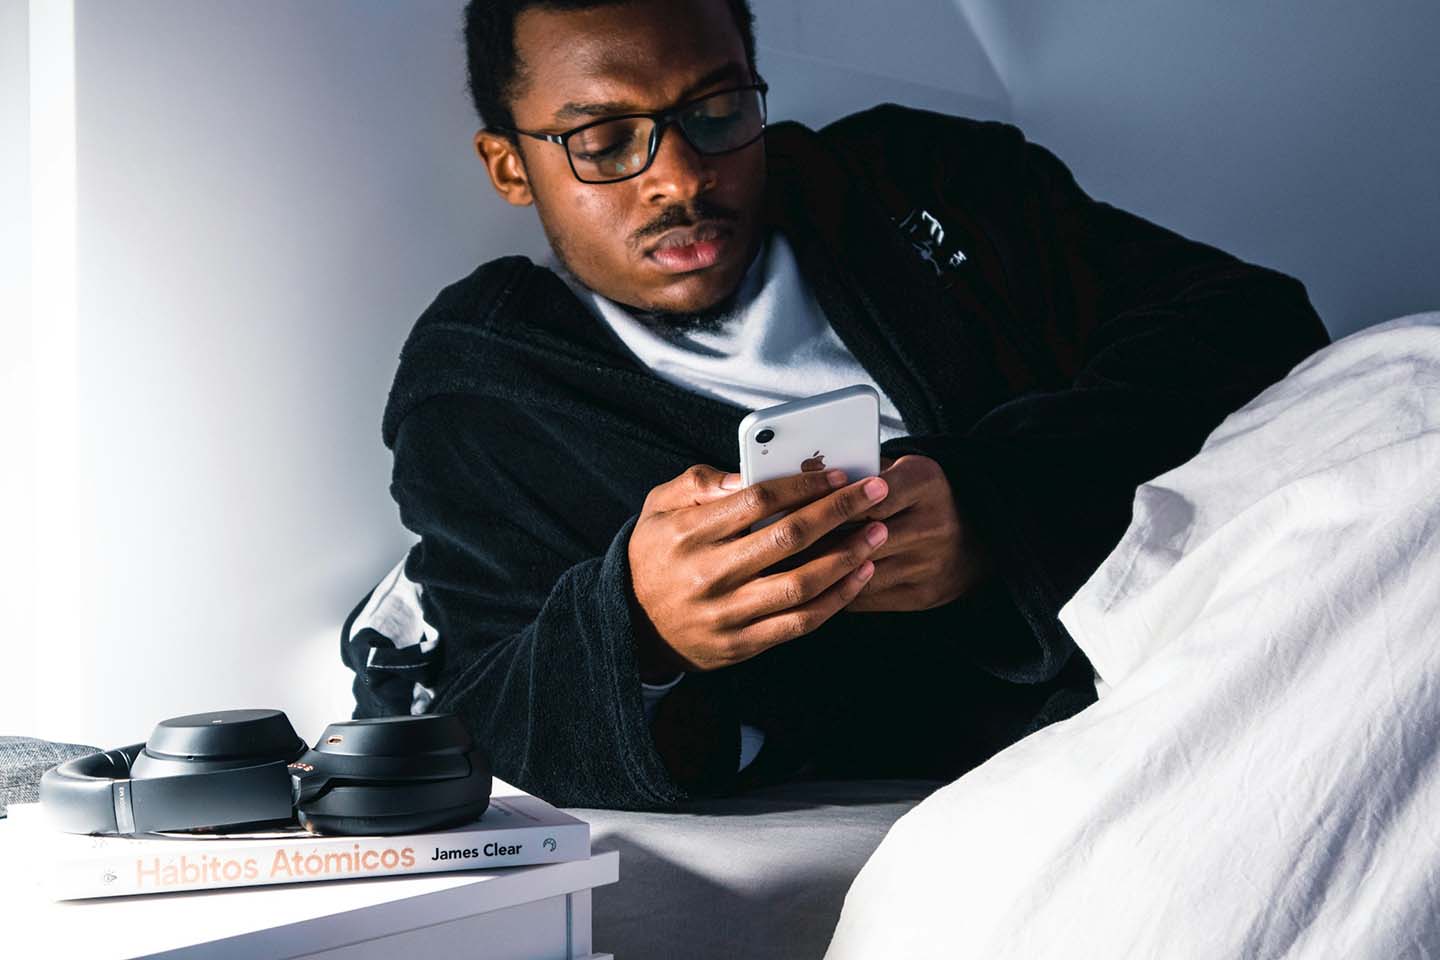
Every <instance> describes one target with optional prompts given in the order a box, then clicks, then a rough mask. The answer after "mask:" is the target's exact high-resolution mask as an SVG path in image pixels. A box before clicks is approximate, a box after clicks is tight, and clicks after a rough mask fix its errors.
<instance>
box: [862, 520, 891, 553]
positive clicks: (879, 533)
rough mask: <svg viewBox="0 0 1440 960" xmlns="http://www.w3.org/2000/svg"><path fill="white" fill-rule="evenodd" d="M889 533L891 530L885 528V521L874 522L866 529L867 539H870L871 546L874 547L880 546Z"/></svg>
mask: <svg viewBox="0 0 1440 960" xmlns="http://www.w3.org/2000/svg"><path fill="white" fill-rule="evenodd" d="M889 535H890V531H889V530H887V529H885V524H883V523H872V524H871V525H870V526H869V527H867V528H866V530H865V539H866V540H868V541H870V546H872V547H878V546H880V544H882V543H884V542H885V538H886V537H888V536H889Z"/></svg>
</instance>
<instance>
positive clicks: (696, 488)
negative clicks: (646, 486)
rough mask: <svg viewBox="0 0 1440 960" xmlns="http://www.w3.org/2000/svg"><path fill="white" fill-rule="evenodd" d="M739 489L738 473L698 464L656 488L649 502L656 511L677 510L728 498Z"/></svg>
mask: <svg viewBox="0 0 1440 960" xmlns="http://www.w3.org/2000/svg"><path fill="white" fill-rule="evenodd" d="M741 486H742V484H741V482H740V474H738V473H726V472H725V471H724V470H717V469H716V468H715V467H712V466H710V465H709V464H706V463H697V464H695V465H694V466H692V467H690V468H689V469H688V470H686V471H685V472H684V473H682V474H680V475H679V476H678V477H676V478H675V479H674V480H671V481H670V482H669V483H665V484H661V485H660V486H658V487H656V488H655V489H654V490H653V491H652V492H651V499H652V500H653V501H654V503H653V506H654V508H655V509H658V510H680V509H683V508H684V507H698V506H701V505H703V504H706V503H710V502H711V501H712V500H719V499H720V498H722V497H728V496H729V495H730V494H732V493H734V492H735V491H736V490H739V489H740V487H741Z"/></svg>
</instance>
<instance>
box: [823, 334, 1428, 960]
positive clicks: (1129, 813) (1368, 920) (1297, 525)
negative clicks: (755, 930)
mask: <svg viewBox="0 0 1440 960" xmlns="http://www.w3.org/2000/svg"><path fill="white" fill-rule="evenodd" d="M1060 618H1061V621H1062V622H1063V623H1064V624H1065V626H1066V628H1067V629H1068V630H1069V631H1070V633H1071V635H1072V636H1073V637H1074V638H1075V641H1076V643H1077V644H1078V645H1079V646H1080V648H1081V649H1083V650H1084V651H1085V653H1086V655H1087V656H1088V657H1089V658H1090V661H1091V663H1093V664H1094V666H1095V669H1096V672H1097V675H1098V680H1099V682H1098V683H1097V687H1098V689H1099V692H1100V693H1101V696H1100V699H1099V701H1098V702H1096V703H1095V704H1093V705H1091V706H1090V707H1088V708H1087V709H1085V710H1083V711H1082V712H1080V713H1079V714H1077V715H1075V716H1074V717H1071V718H1069V719H1067V720H1064V721H1062V722H1060V723H1057V724H1054V725H1052V726H1050V727H1047V728H1045V729H1043V730H1040V731H1038V732H1037V733H1035V734H1033V735H1031V736H1029V737H1027V738H1025V739H1024V740H1022V741H1020V742H1019V743H1016V744H1014V745H1012V746H1011V747H1009V748H1007V749H1006V750H1004V751H1002V752H1000V753H999V754H997V755H995V756H994V757H992V758H991V759H990V760H988V761H987V762H986V763H984V764H982V765H981V766H979V767H977V768H975V769H974V770H972V771H970V772H969V773H967V774H966V775H965V776H963V777H961V778H960V779H959V780H957V781H955V782H954V783H952V784H949V785H947V786H945V787H943V788H941V789H940V790H938V791H936V792H935V793H934V794H932V795H931V796H929V797H927V798H926V799H925V800H924V801H923V802H921V803H920V804H918V805H917V806H915V807H914V808H913V809H912V810H910V811H909V812H908V813H906V814H905V815H904V816H903V817H901V818H900V819H899V820H898V821H897V822H896V824H895V825H894V827H892V828H891V830H890V831H889V832H888V834H887V835H886V837H885V839H884V840H883V841H882V842H881V844H880V846H879V847H878V848H877V850H876V851H875V853H874V855H873V856H872V857H871V858H870V859H869V861H868V862H867V863H866V865H865V866H864V868H863V869H862V870H861V871H860V874H859V875H858V876H857V878H856V880H855V883H854V884H853V885H852V887H851V888H850V890H849V892H848V894H847V896H846V900H845V905H844V908H843V911H842V914H841V918H840V921H839V924H838V925H837V928H836V930H835V933H834V936H833V938H832V940H831V943H830V947H829V951H828V953H827V954H826V956H827V957H828V958H829V960H851V958H859V957H865V958H872V957H902V956H903V957H907V958H924V957H942V956H943V957H984V958H987V960H1004V958H1016V960H1020V958H1024V960H1039V958H1046V957H1066V958H1072V957H1106V958H1124V957H1137V958H1138V957H1146V958H1150V957H1164V958H1167V960H1168V958H1176V960H1179V958H1187V957H1204V958H1214V957H1246V958H1252V957H1346V958H1361V957H1386V958H1396V957H1404V958H1429V957H1437V956H1440V313H1429V314H1420V315H1414V316H1409V317H1404V318H1400V319H1397V320H1393V321H1391V322H1389V323H1385V324H1381V325H1379V326H1376V327H1372V328H1369V329H1367V330H1364V331H1361V332H1359V333H1356V334H1354V335H1352V336H1350V337H1347V338H1345V339H1343V340H1341V341H1338V342H1337V343H1335V344H1333V345H1331V346H1330V347H1328V348H1326V349H1325V350H1322V351H1320V352H1319V353H1317V354H1315V355H1314V356H1312V357H1310V358H1309V359H1307V360H1306V361H1304V362H1303V363H1302V364H1300V365H1299V366H1298V367H1296V369H1295V370H1294V371H1292V372H1291V374H1290V375H1289V376H1288V377H1287V378H1286V379H1285V380H1283V381H1281V382H1280V383H1278V384H1276V385H1274V386H1273V387H1271V388H1270V389H1269V390H1267V391H1266V392H1265V393H1263V394H1262V395H1261V396H1259V397H1258V398H1256V400H1254V401H1253V402H1252V403H1250V404H1249V405H1247V406H1246V407H1245V408H1244V409H1242V410H1240V411H1238V412H1236V413H1235V414H1233V415H1231V416H1230V417H1229V418H1228V419H1226V420H1225V422H1224V423H1223V424H1221V426H1220V427H1219V428H1217V429H1216V431H1215V432H1214V433H1213V434H1212V435H1211V436H1210V437H1209V439H1208V440H1207V441H1206V443H1205V445H1204V448H1203V449H1202V450H1201V452H1200V453H1199V454H1198V455H1197V456H1195V457H1194V458H1193V459H1191V460H1190V461H1188V462H1187V463H1185V464H1183V465H1181V466H1180V467H1178V468H1176V469H1174V470H1172V471H1170V472H1168V473H1166V474H1164V475H1162V476H1160V477H1157V478H1156V479H1154V480H1153V481H1151V482H1149V483H1147V484H1145V485H1143V486H1141V487H1140V488H1139V489H1138V490H1137V491H1136V496H1135V505H1134V514H1133V519H1132V523H1131V525H1130V528H1129V530H1128V531H1127V533H1126V534H1125V536H1124V538H1123V540H1122V541H1121V542H1120V544H1119V545H1118V546H1117V547H1116V549H1115V550H1114V552H1113V553H1112V554H1111V555H1110V556H1109V557H1108V558H1107V559H1106V560H1105V562H1104V563H1103V564H1102V565H1101V567H1100V568H1099V569H1098V570H1097V571H1096V573H1095V574H1094V576H1093V577H1092V578H1091V579H1090V580H1089V582H1087V583H1086V584H1085V586H1084V587H1083V588H1082V589H1081V590H1080V591H1079V592H1078V593H1077V594H1076V595H1075V597H1073V598H1072V599H1071V600H1070V602H1069V603H1068V604H1067V605H1066V606H1065V607H1064V609H1063V610H1062V611H1061V615H1060Z"/></svg>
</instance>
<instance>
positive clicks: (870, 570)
mask: <svg viewBox="0 0 1440 960" xmlns="http://www.w3.org/2000/svg"><path fill="white" fill-rule="evenodd" d="M874 575H875V564H874V562H873V561H870V560H866V561H865V562H864V563H862V564H860V566H859V567H858V568H856V570H855V579H857V580H859V581H860V582H861V583H864V582H865V581H866V580H869V579H870V578H871V577H873V576H874Z"/></svg>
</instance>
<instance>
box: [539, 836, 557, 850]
mask: <svg viewBox="0 0 1440 960" xmlns="http://www.w3.org/2000/svg"><path fill="white" fill-rule="evenodd" d="M541 846H542V847H544V848H545V849H546V850H549V851H550V852H551V853H554V852H555V847H556V846H557V844H556V843H555V838H554V837H546V838H545V842H544V843H542V844H541Z"/></svg>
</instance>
